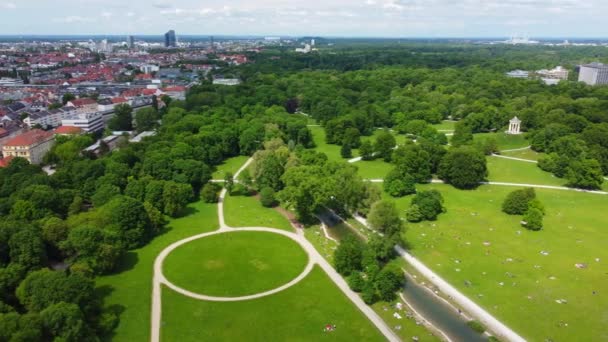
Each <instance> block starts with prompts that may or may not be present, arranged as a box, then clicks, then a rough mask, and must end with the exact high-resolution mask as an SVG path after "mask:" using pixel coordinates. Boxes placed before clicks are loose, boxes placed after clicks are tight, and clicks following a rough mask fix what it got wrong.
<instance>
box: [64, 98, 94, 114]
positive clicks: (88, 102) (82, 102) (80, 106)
mask: <svg viewBox="0 0 608 342" xmlns="http://www.w3.org/2000/svg"><path fill="white" fill-rule="evenodd" d="M67 105H68V106H72V107H76V112H77V113H90V112H96V111H97V102H96V101H95V100H93V99H89V98H86V97H85V98H80V99H76V100H72V101H69V102H68V103H67Z"/></svg>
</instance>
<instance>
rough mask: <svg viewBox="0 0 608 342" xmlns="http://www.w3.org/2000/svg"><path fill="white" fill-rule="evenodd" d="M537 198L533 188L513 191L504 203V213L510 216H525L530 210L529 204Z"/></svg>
mask: <svg viewBox="0 0 608 342" xmlns="http://www.w3.org/2000/svg"><path fill="white" fill-rule="evenodd" d="M535 198H536V192H535V191H534V189H533V188H525V189H519V190H515V191H512V192H511V193H510V194H508V195H507V198H505V201H504V202H503V203H502V211H504V212H505V213H507V214H509V215H523V214H524V213H525V212H526V210H528V203H530V201H532V200H533V199H535Z"/></svg>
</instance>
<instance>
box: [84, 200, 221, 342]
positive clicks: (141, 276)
mask: <svg viewBox="0 0 608 342" xmlns="http://www.w3.org/2000/svg"><path fill="white" fill-rule="evenodd" d="M186 212H187V215H186V216H184V217H182V218H178V219H174V220H171V222H170V223H169V225H168V229H167V231H166V232H165V233H163V234H162V235H160V236H157V237H156V238H154V240H152V241H151V242H150V243H149V244H148V245H146V246H145V247H142V248H140V249H137V250H134V251H130V252H128V253H127V255H126V256H125V257H124V258H123V260H122V262H121V265H120V267H119V269H118V270H117V271H116V272H115V273H114V274H111V275H107V276H102V277H98V278H96V281H97V289H98V291H99V293H100V294H103V295H105V296H104V307H105V308H110V309H112V310H115V311H118V312H119V313H120V323H119V325H118V327H117V328H116V330H115V331H114V335H113V336H111V338H110V340H111V341H124V342H132V341H148V340H149V339H150V304H151V294H152V270H153V269H152V267H153V264H154V260H155V259H156V256H157V255H158V253H160V251H162V250H163V249H164V248H165V247H167V246H168V245H170V244H171V243H173V242H175V241H178V240H181V239H183V238H186V237H189V236H192V235H196V234H200V233H204V232H210V231H213V230H216V229H217V228H218V220H217V205H214V204H206V203H203V202H197V203H193V204H191V205H189V206H188V209H187V211H186Z"/></svg>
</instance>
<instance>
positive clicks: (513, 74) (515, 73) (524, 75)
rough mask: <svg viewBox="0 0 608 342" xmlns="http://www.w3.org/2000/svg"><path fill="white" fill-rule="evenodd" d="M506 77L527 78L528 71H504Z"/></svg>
mask: <svg viewBox="0 0 608 342" xmlns="http://www.w3.org/2000/svg"><path fill="white" fill-rule="evenodd" d="M506 75H507V77H511V78H528V76H530V73H529V72H527V71H525V70H513V71H509V72H508V73H506Z"/></svg>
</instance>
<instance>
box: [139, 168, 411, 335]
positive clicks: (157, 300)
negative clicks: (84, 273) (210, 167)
mask: <svg viewBox="0 0 608 342" xmlns="http://www.w3.org/2000/svg"><path fill="white" fill-rule="evenodd" d="M252 161H253V159H251V158H250V159H249V160H247V162H246V163H245V164H244V165H243V166H242V167H241V168H240V169H239V170H238V171H237V172H236V173H235V175H234V177H235V178H236V177H237V176H238V175H239V174H240V173H241V172H242V171H243V170H244V169H246V168H247V167H248V166H249V165H250V164H251V162H252ZM225 197H226V189H223V190H222V192H221V193H220V197H219V201H218V217H219V223H220V229H219V230H217V231H214V232H210V233H204V234H199V235H195V236H191V237H189V238H185V239H182V240H180V241H177V242H175V243H173V244H171V245H170V246H168V247H167V248H165V249H164V250H163V251H161V252H160V254H159V255H158V256H157V257H156V260H155V261H154V276H153V279H152V308H151V310H152V313H151V324H150V328H151V334H150V341H151V342H159V341H160V327H161V320H162V298H161V294H162V285H165V286H167V287H169V288H171V289H172V290H174V291H176V292H178V293H180V294H182V295H184V296H187V297H190V298H194V299H198V300H209V301H223V302H229V301H240V300H251V299H256V298H261V297H265V296H269V295H272V294H275V293H277V292H280V291H283V290H285V289H288V288H290V287H291V286H294V285H296V284H297V283H298V282H300V281H301V280H302V279H304V278H305V277H306V276H307V275H308V274H309V273H310V271H311V270H312V269H313V267H314V266H315V265H319V267H321V269H323V271H325V273H326V274H327V275H328V276H329V278H330V279H331V280H332V281H333V282H334V283H335V284H336V286H338V288H339V289H340V290H341V291H342V292H343V293H344V294H345V295H346V296H347V297H348V298H349V299H350V300H351V301H352V302H353V304H355V305H356V306H357V308H358V309H359V310H361V312H362V313H363V314H364V315H365V316H366V317H367V318H368V319H369V320H370V321H371V322H372V323H373V324H374V325H375V326H376V327H377V328H378V330H380V332H381V333H382V334H383V335H384V337H385V338H386V339H387V340H388V341H391V342H393V341H395V342H396V341H400V339H399V338H398V337H397V336H396V335H395V333H393V331H392V330H391V329H390V328H389V327H388V326H387V325H386V323H385V322H384V321H383V320H382V318H380V316H378V314H376V312H375V311H374V310H373V309H372V308H371V307H369V306H368V305H367V304H365V302H363V300H362V299H361V297H359V295H358V294H357V293H355V292H353V291H352V290H351V289H350V287H349V286H348V284H347V283H346V281H345V280H344V279H343V278H342V276H340V274H338V272H336V270H334V268H333V267H332V266H331V265H330V264H329V263H328V262H327V260H325V259H324V258H323V257H322V256H321V255H320V254H319V252H318V251H317V250H316V249H315V248H314V246H313V245H312V244H311V243H310V242H309V241H308V240H306V238H305V237H304V234H303V232H302V231H301V230H297V233H292V232H287V231H283V230H279V229H275V228H265V227H245V228H232V227H229V226H228V225H226V221H225V218H224V198H225ZM237 231H258V232H268V233H274V234H280V235H283V236H286V237H288V238H290V239H292V240H294V241H295V242H297V243H298V244H299V245H300V246H301V247H302V248H303V249H304V251H305V252H306V253H307V254H308V264H307V265H306V267H305V269H304V271H303V272H302V273H301V274H300V275H299V276H297V277H296V278H294V279H293V280H292V281H290V282H288V283H287V284H284V285H282V286H280V287H278V288H275V289H272V290H269V291H265V292H262V293H257V294H253V295H248V296H241V297H213V296H206V295H203V294H198V293H194V292H191V291H188V290H185V289H182V288H180V287H178V286H176V285H175V284H173V283H171V282H170V281H169V280H167V279H166V278H165V276H164V275H163V270H162V266H163V261H164V259H165V258H166V257H167V256H168V255H169V254H170V253H171V252H172V251H173V250H175V249H176V248H178V247H180V246H181V245H183V244H186V243H188V242H191V241H194V240H197V239H202V238H205V237H208V236H211V235H216V234H225V233H230V232H237Z"/></svg>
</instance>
